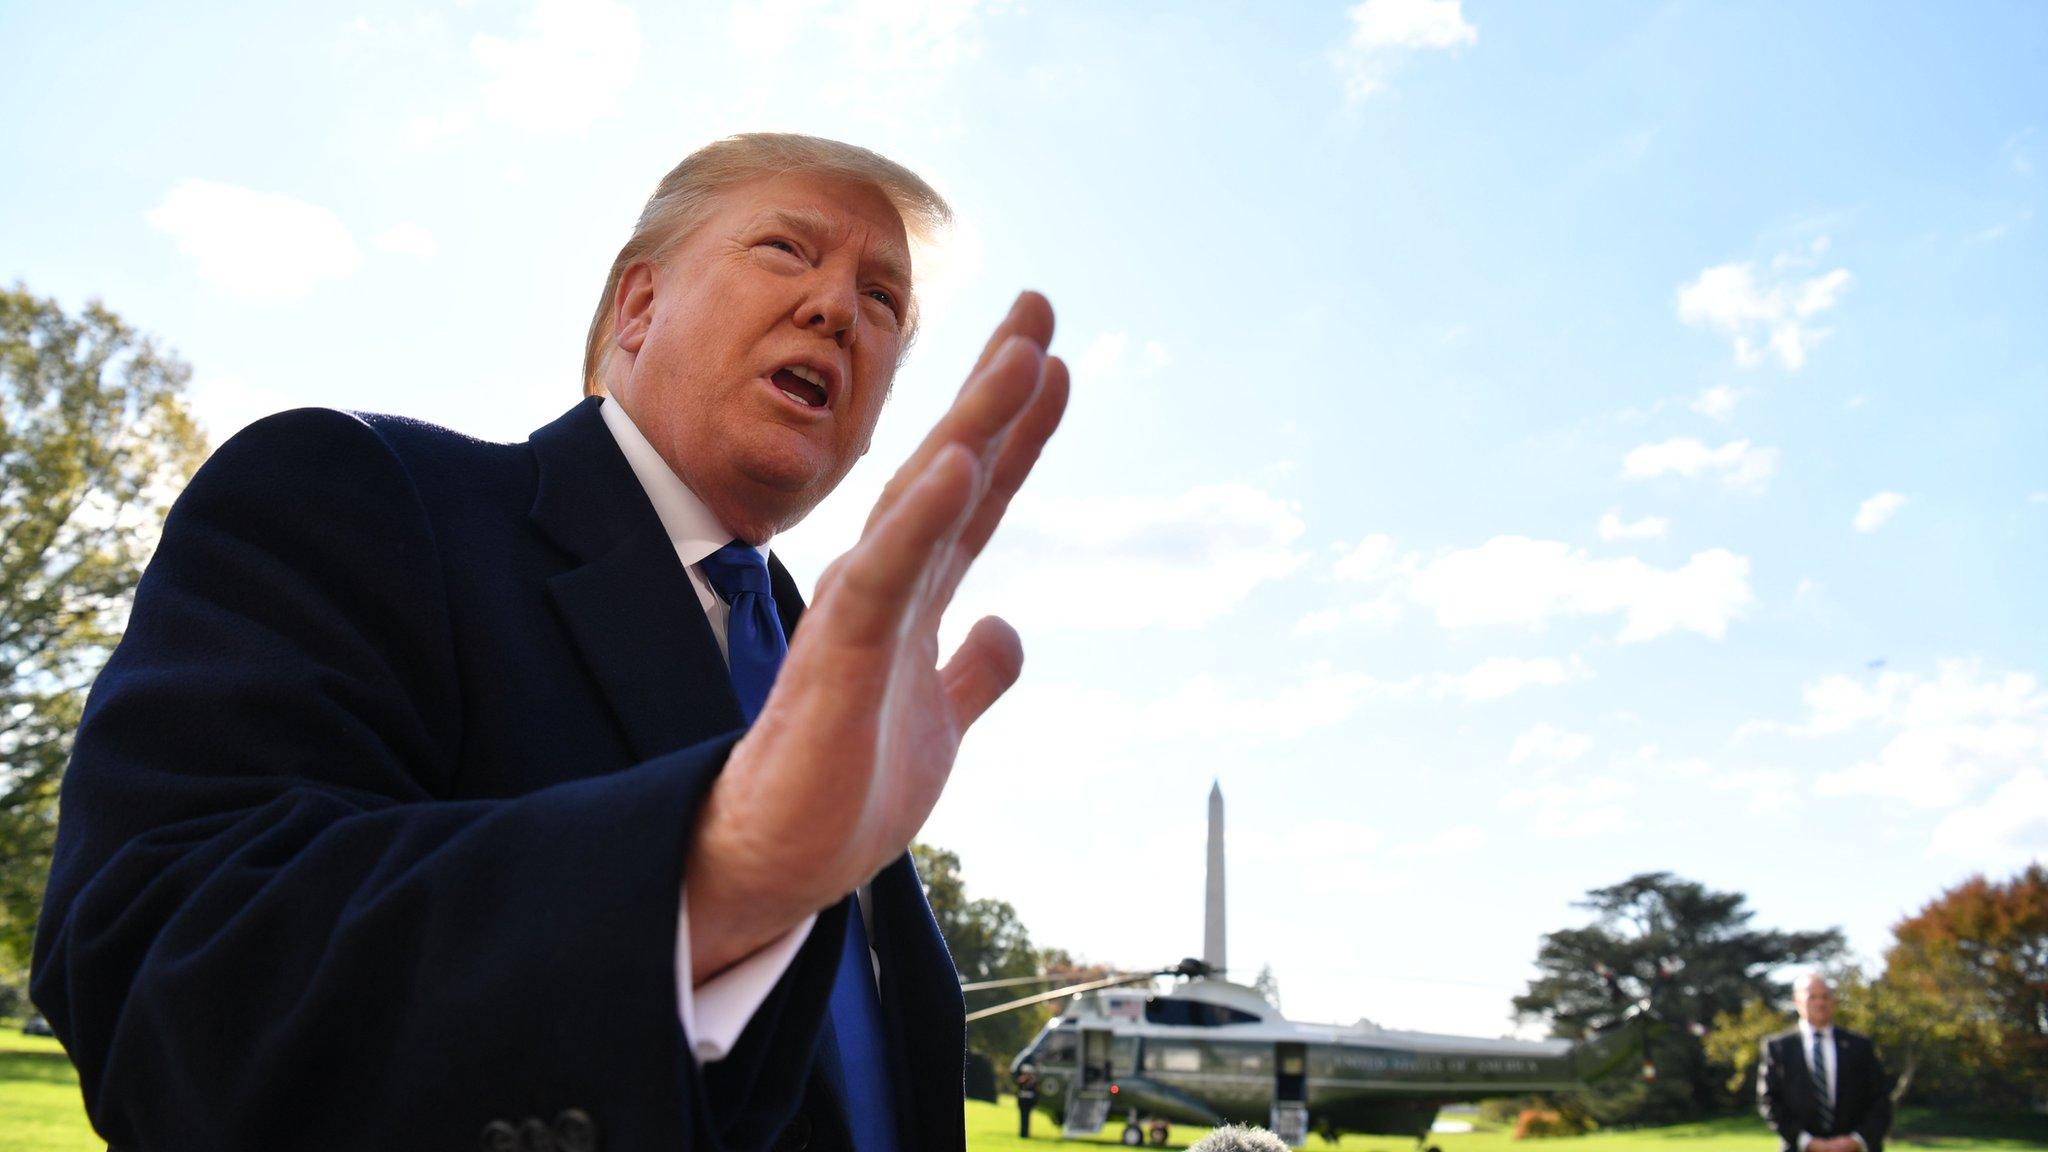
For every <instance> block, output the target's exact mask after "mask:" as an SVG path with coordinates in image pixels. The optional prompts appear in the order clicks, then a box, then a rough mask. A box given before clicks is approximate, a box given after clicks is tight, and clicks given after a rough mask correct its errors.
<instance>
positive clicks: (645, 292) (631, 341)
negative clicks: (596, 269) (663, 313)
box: [612, 263, 654, 354]
mask: <svg viewBox="0 0 2048 1152" xmlns="http://www.w3.org/2000/svg"><path fill="white" fill-rule="evenodd" d="M653 324H654V265H652V264H647V263H639V264H629V265H627V266H626V270H625V272H624V273H622V274H621V275H620V276H619V289H618V291H617V292H615V293H613V295H612V343H613V344H614V345H616V346H617V347H618V349H619V351H621V352H630V353H635V354H637V353H639V351H640V345H642V344H644V343H646V341H647V330H648V328H650V327H652V326H653Z"/></svg>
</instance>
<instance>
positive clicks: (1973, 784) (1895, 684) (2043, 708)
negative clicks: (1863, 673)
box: [1789, 660, 2048, 808]
mask: <svg viewBox="0 0 2048 1152" xmlns="http://www.w3.org/2000/svg"><path fill="white" fill-rule="evenodd" d="M1805 699H1806V706H1807V717H1806V720H1805V721H1804V722H1803V723H1801V724H1798V725H1794V726H1791V727H1790V728H1789V731H1791V732H1792V733H1794V734H1797V735H1802V736H1854V735H1864V736H1870V735H1880V736H1883V737H1884V738H1885V742H1884V744H1883V745H1882V747H1880V748H1879V749H1878V751H1877V754H1876V755H1875V756H1874V757H1871V758H1867V759H1864V760H1862V761H1860V762H1858V763H1857V764H1855V765H1854V766H1853V767H1850V768H1846V769H1842V770H1839V771H1835V772H1830V773H1826V774H1824V775H1822V776H1821V777H1820V778H1819V779H1818V780H1817V781H1816V783H1815V787H1816V790H1817V791H1819V792H1820V793H1822V794H1823V795H1830V796H1840V795H1858V794H1861V795H1873V796H1885V797H1890V798H1893V799H1897V800H1901V801H1904V802H1906V803H1909V804H1912V805H1915V806H1918V807H1922V808H1947V807H1953V806H1955V805H1957V804H1960V803H1962V802H1963V801H1964V800H1966V799H1967V798H1968V797H1969V796H1970V795H1971V794H1972V793H1973V792H1974V791H1975V789H1976V788H1977V787H1978V786H1979V785H1980V784H1982V783H1983V782H1985V781H1986V780H1989V779H1997V778H2002V777H2006V776H2010V775H2013V774H2016V773H2019V772H2022V771H2024V770H2026V769H2029V768H2033V769H2040V768H2043V767H2048V692H2044V691H2042V689H2041V687H2040V685H2039V684H2038V683H2037V682H2036V680H2035V678H2034V677H2033V676H2031V675H2028V674H2025V673H2019V672H2011V673H2005V674H2002V675H1997V674H1991V673H1987V672H1985V671H1984V669H1983V668H1982V666H1981V665H1980V664H1979V663H1977V662H1974V661H1967V660H1944V661H1941V662H1940V663H1939V664H1938V665H1937V666H1936V671H1935V675H1934V676H1933V677H1931V678H1930V677H1927V676H1922V675H1919V674H1915V673H1909V672H1896V671H1886V672H1883V673H1880V674H1878V675H1877V676H1875V677H1872V678H1865V679H1858V678H1853V677H1849V676H1828V677H1823V678H1822V679H1820V680H1819V681H1816V682H1815V683H1812V684H1809V685H1808V686H1807V687H1806V689H1805Z"/></svg>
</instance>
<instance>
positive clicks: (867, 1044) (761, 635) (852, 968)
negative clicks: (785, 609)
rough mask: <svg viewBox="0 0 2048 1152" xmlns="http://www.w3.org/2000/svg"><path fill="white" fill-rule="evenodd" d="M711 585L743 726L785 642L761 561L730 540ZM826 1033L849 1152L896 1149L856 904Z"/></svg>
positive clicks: (877, 1005) (884, 1049) (716, 559)
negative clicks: (722, 609)
mask: <svg viewBox="0 0 2048 1152" xmlns="http://www.w3.org/2000/svg"><path fill="white" fill-rule="evenodd" d="M702 563H703V568H704V575H705V577H706V578H707V579H709V580H710V581H711V587H712V588H713V589H714V590H715V591H716V592H717V593H718V596H719V599H721V600H724V601H725V602H726V604H727V605H728V606H729V607H730V608H731V613H730V614H729V615H728V616H727V617H726V622H725V650H726V664H727V666H728V667H729V668H730V669H731V672H732V690H733V695H735V696H737V697H739V702H740V711H741V712H742V713H743V714H745V716H746V718H747V722H748V723H749V724H751V723H753V722H754V718H755V717H757V716H759V715H760V714H761V705H762V704H763V703H765V702H766V701H767V699H768V690H769V689H770V688H771V687H773V686H774V684H775V673H776V670H777V669H779V668H781V667H782V657H783V655H784V653H786V652H787V651H788V650H789V645H788V642H787V641H786V640H784V639H783V635H782V618H781V617H780V616H778V615H777V614H776V611H775V597H774V594H773V592H772V591H771V589H770V588H769V584H768V562H767V561H766V560H763V559H762V558H761V553H760V552H759V551H757V550H755V549H754V548H752V547H751V546H749V545H747V544H745V543H743V542H741V541H738V540H735V541H733V542H732V543H730V544H727V545H726V546H725V547H723V548H720V549H719V550H718V551H716V552H713V553H712V554H711V555H709V556H706V557H705V558H704V560H703V562H702ZM831 1011H832V1033H833V1036H834V1038H835V1039H836V1041H837V1044H838V1049H839V1050H838V1053H837V1056H838V1060H837V1061H836V1063H837V1064H838V1069H837V1072H838V1075H837V1076H836V1077H835V1079H836V1080H837V1082H838V1086H839V1089H840V1092H841V1095H842V1096H843V1097H844V1099H845V1102H846V1112H847V1123H848V1126H849V1127H851V1128H852V1130H853V1146H854V1148H855V1149H856V1152H896V1149H897V1148H898V1147H899V1145H900V1142H899V1141H898V1140H897V1138H896V1106H895V1103H894V1101H893V1100H892V1099H891V1098H890V1090H889V1049H888V1043H887V1040H886V1037H887V1032H886V1031H885V1028H884V1025H883V1022H882V999H881V996H880V995H879V994H878V993H877V992H876V991H875V970H874V968H873V966H872V964H871V963H870V961H869V959H868V934H867V929H866V927H865V926H864V925H863V924H862V923H861V917H860V906H859V902H858V901H855V902H854V903H853V904H852V905H851V906H850V907H848V908H847V910H846V934H845V937H844V939H843V940H842V941H841V944H840V949H839V970H838V972H837V974H836V975H834V976H833V978H832V1009H831Z"/></svg>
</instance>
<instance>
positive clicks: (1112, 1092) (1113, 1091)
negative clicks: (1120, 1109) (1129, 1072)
mask: <svg viewBox="0 0 2048 1152" xmlns="http://www.w3.org/2000/svg"><path fill="white" fill-rule="evenodd" d="M1109 1094H1110V1095H1111V1096H1114V1095H1116V1085H1114V1084H1111V1085H1110V1086H1109Z"/></svg>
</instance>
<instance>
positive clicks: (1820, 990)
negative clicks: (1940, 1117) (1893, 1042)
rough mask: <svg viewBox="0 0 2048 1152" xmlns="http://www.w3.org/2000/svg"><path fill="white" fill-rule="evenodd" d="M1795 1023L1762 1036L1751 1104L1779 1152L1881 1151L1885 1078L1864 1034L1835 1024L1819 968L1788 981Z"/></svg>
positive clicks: (1887, 1101)
mask: <svg viewBox="0 0 2048 1152" xmlns="http://www.w3.org/2000/svg"><path fill="white" fill-rule="evenodd" d="M1792 997H1793V1003H1794V1005H1795V1006H1796V1007H1797V1008H1798V1009H1799V1027H1797V1028H1795V1029H1793V1030H1791V1031H1789V1032H1781V1033H1779V1034H1778V1035H1776V1036H1772V1037H1770V1038H1769V1039H1767V1040H1765V1041H1764V1045H1763V1062H1762V1064H1761V1065H1760V1066H1759V1067H1758V1069H1757V1075H1756V1098H1757V1109H1758V1111H1760V1112H1762V1113H1763V1117H1764V1120H1765V1121H1766V1122H1767V1123H1769V1124H1770V1125H1771V1127H1773V1128H1775V1129H1777V1132H1778V1143H1779V1145H1780V1148H1781V1152H1858V1150H1859V1149H1860V1150H1861V1152H1883V1150H1884V1138H1885V1135H1886V1134H1887V1133H1888V1132H1890V1131H1891V1126H1892V1098H1891V1079H1890V1078H1889V1077H1887V1076H1886V1075H1885V1071H1884V1065H1883V1064H1882V1063H1881V1062H1879V1060H1878V1058H1877V1049H1876V1048H1875V1047H1874V1046H1872V1044H1871V1043H1870V1040H1869V1038H1868V1037H1865V1036H1860V1035H1858V1034H1856V1033H1854V1032H1851V1031H1849V1030H1848V1029H1846V1028H1837V1027H1835V1026H1834V1025H1835V992H1834V989H1833V988H1831V987H1829V985H1828V982H1827V979H1826V978H1825V977H1823V976H1821V975H1820V974H1819V973H1814V974H1812V975H1809V976H1806V977H1804V978H1802V979H1801V980H1800V981H1799V982H1798V983H1796V984H1794V985H1793V987H1792Z"/></svg>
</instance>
